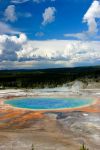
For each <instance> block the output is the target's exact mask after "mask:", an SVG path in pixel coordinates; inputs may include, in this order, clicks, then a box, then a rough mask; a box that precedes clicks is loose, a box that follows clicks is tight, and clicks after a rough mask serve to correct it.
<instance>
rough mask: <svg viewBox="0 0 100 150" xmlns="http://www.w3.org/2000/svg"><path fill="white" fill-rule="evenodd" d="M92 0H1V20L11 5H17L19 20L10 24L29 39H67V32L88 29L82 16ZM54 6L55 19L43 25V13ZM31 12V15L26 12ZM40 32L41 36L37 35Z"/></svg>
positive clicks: (16, 10) (16, 11)
mask: <svg viewBox="0 0 100 150" xmlns="http://www.w3.org/2000/svg"><path fill="white" fill-rule="evenodd" d="M91 3H92V0H55V1H51V0H46V1H45V2H40V3H38V2H33V1H32V0H29V1H27V2H23V3H14V2H13V1H11V0H8V1H4V0H1V4H0V10H1V11H0V14H1V15H0V20H2V19H3V18H4V12H5V10H6V9H7V7H8V6H9V5H14V6H15V13H16V16H17V20H15V21H13V22H11V21H9V20H8V22H7V23H8V24H9V25H11V26H12V27H13V28H16V30H18V31H20V32H24V33H26V34H27V36H28V38H29V39H37V40H44V39H67V38H66V37H64V36H63V35H64V34H65V33H68V34H69V33H77V32H82V31H83V30H86V29H87V25H86V24H85V23H82V18H83V16H84V14H85V12H86V11H87V10H88V8H89V7H90V5H91ZM48 7H54V8H55V9H56V12H55V14H54V15H55V20H54V21H53V22H51V23H48V24H47V25H45V26H43V25H42V21H43V17H42V15H43V13H44V11H45V9H46V8H48ZM27 13H29V14H30V16H29V17H25V16H24V14H27ZM37 32H40V33H42V32H43V34H44V35H42V34H41V36H39V35H38V36H36V33H37Z"/></svg>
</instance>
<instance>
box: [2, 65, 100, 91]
mask: <svg viewBox="0 0 100 150" xmlns="http://www.w3.org/2000/svg"><path fill="white" fill-rule="evenodd" d="M76 80H78V81H82V82H83V83H85V84H88V83H91V82H99V81H100V66H95V67H76V68H56V69H40V70H0V87H1V88H44V87H57V86H59V85H63V84H65V83H70V82H73V81H76Z"/></svg>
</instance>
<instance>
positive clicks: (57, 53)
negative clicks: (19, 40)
mask: <svg viewBox="0 0 100 150" xmlns="http://www.w3.org/2000/svg"><path fill="white" fill-rule="evenodd" d="M99 44H100V42H95V41H94V42H82V41H67V40H50V41H30V42H28V43H27V44H26V45H25V44H24V46H23V49H22V50H21V51H18V52H17V55H18V58H19V59H20V60H22V61H23V60H49V61H55V62H56V61H65V62H68V63H69V64H70V63H77V62H82V61H86V60H96V59H97V60H100V52H99V49H100V45H99ZM26 50H27V51H26ZM27 54H28V55H27Z"/></svg>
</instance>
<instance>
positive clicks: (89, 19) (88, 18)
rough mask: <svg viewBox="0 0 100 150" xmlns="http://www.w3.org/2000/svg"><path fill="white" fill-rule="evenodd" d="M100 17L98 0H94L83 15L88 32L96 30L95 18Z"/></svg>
mask: <svg viewBox="0 0 100 150" xmlns="http://www.w3.org/2000/svg"><path fill="white" fill-rule="evenodd" d="M99 18H100V1H97V0H94V1H93V3H92V5H91V6H90V8H89V9H88V11H87V12H86V14H85V15H84V17H83V22H86V23H87V24H88V32H89V33H92V34H93V33H96V32H97V31H98V28H97V21H96V19H99Z"/></svg>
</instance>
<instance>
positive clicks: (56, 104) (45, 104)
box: [5, 98, 93, 110]
mask: <svg viewBox="0 0 100 150" xmlns="http://www.w3.org/2000/svg"><path fill="white" fill-rule="evenodd" d="M92 103H93V100H92V99H78V98H16V99H11V100H6V101H5V104H10V105H12V106H13V107H19V108H26V109H33V110H46V109H51V110H52V109H53V110H54V109H65V108H77V107H82V106H85V105H90V104H92Z"/></svg>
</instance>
